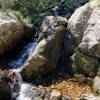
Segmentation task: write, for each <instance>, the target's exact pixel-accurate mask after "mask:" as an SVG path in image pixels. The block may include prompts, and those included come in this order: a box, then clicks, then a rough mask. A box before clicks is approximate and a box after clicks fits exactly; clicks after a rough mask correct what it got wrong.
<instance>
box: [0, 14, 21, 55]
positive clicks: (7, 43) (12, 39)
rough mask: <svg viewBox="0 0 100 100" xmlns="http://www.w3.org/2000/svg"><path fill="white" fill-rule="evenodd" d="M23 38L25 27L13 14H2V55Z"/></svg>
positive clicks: (0, 40) (0, 32)
mask: <svg viewBox="0 0 100 100" xmlns="http://www.w3.org/2000/svg"><path fill="white" fill-rule="evenodd" d="M22 36H23V26H22V24H21V23H20V22H19V21H18V19H17V18H16V17H15V16H14V15H12V14H11V13H9V14H7V13H3V12H0V54H2V53H4V52H5V51H6V50H8V49H9V48H11V47H12V46H13V45H15V43H16V42H18V39H20V38H21V37H22Z"/></svg>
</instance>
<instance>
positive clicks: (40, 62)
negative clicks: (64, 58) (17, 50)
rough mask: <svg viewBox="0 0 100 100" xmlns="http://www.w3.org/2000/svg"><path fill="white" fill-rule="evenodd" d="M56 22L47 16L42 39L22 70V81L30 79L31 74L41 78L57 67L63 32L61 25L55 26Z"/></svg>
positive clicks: (53, 18) (63, 28)
mask: <svg viewBox="0 0 100 100" xmlns="http://www.w3.org/2000/svg"><path fill="white" fill-rule="evenodd" d="M57 21H58V20H56V18H55V17H53V16H50V17H49V16H48V17H47V18H46V19H45V21H44V22H43V25H42V32H44V33H43V37H42V38H41V37H40V39H39V43H38V45H37V46H36V48H35V49H34V51H33V52H32V53H31V54H30V55H29V58H28V59H27V61H26V63H25V64H24V66H23V68H22V72H21V74H22V76H23V78H24V79H32V76H33V74H34V76H38V77H42V76H41V75H46V74H47V73H49V72H51V71H53V70H54V69H55V68H56V67H57V63H58V60H59V57H60V53H61V44H62V41H63V34H64V30H65V27H64V26H63V25H58V26H57V25H56V22H57ZM60 23H61V19H60ZM64 24H65V23H64ZM55 25H56V26H55Z"/></svg>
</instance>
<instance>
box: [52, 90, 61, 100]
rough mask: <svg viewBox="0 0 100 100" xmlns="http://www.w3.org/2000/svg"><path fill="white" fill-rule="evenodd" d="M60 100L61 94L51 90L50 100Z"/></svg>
mask: <svg viewBox="0 0 100 100" xmlns="http://www.w3.org/2000/svg"><path fill="white" fill-rule="evenodd" d="M60 99H61V92H60V91H58V90H52V92H51V96H50V100H60Z"/></svg>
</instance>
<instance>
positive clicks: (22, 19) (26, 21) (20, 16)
mask: <svg viewBox="0 0 100 100" xmlns="http://www.w3.org/2000/svg"><path fill="white" fill-rule="evenodd" d="M7 11H8V12H11V13H13V14H14V15H15V16H16V17H17V18H18V19H19V20H20V22H21V23H22V24H23V25H25V24H31V19H30V18H28V17H24V16H23V14H22V13H21V12H20V11H15V10H7Z"/></svg>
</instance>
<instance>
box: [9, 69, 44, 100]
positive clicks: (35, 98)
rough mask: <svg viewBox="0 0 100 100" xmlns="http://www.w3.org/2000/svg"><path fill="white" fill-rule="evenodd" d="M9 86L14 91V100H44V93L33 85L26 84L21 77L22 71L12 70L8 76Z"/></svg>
mask: <svg viewBox="0 0 100 100" xmlns="http://www.w3.org/2000/svg"><path fill="white" fill-rule="evenodd" d="M8 77H9V79H10V80H11V81H10V82H9V85H10V87H11V91H12V95H11V97H12V100H42V97H43V95H44V92H43V91H42V90H41V89H39V88H38V87H37V86H35V85H33V84H31V83H24V82H23V81H22V77H21V75H20V69H18V70H15V69H13V70H11V71H10V72H9V75H8Z"/></svg>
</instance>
